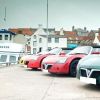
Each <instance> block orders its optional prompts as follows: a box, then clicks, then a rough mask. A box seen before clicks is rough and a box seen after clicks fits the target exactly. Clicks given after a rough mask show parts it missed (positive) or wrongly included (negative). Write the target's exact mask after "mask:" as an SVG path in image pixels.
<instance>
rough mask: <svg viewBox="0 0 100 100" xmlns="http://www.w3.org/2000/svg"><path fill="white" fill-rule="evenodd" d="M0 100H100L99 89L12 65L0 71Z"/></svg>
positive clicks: (74, 80)
mask: <svg viewBox="0 0 100 100" xmlns="http://www.w3.org/2000/svg"><path fill="white" fill-rule="evenodd" d="M0 100H100V87H98V86H95V85H89V84H84V83H81V82H80V81H79V80H78V79H76V78H72V77H70V76H67V75H53V74H49V73H43V72H42V71H40V70H30V69H27V68H24V67H21V66H19V65H13V66H9V67H1V68H0Z"/></svg>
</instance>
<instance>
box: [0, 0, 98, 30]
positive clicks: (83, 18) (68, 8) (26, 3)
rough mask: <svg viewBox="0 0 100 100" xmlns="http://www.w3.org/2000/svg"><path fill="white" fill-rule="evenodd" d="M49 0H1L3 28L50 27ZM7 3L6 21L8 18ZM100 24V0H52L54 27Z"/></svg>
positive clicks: (0, 9) (65, 27) (92, 26)
mask: <svg viewBox="0 0 100 100" xmlns="http://www.w3.org/2000/svg"><path fill="white" fill-rule="evenodd" d="M46 4H47V0H0V28H26V27H28V28H36V27H38V24H42V25H43V27H46V23H47V21H46V18H47V5H46ZM5 7H6V21H4V16H5ZM73 25H74V26H75V27H76V28H79V27H80V28H84V27H87V29H89V30H90V29H98V28H100V0H48V26H49V27H50V28H56V29H58V30H59V29H60V28H62V27H63V28H64V29H65V30H71V28H72V26H73Z"/></svg>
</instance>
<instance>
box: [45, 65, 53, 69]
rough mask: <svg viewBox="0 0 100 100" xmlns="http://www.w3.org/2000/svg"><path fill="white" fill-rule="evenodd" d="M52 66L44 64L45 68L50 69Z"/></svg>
mask: <svg viewBox="0 0 100 100" xmlns="http://www.w3.org/2000/svg"><path fill="white" fill-rule="evenodd" d="M51 67H52V65H51V64H43V69H50V68H51Z"/></svg>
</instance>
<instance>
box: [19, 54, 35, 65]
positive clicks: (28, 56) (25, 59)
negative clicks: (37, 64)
mask: <svg viewBox="0 0 100 100" xmlns="http://www.w3.org/2000/svg"><path fill="white" fill-rule="evenodd" d="M33 56H34V55H23V56H22V57H20V58H19V61H18V63H19V64H20V65H21V66H24V65H25V62H26V61H27V60H29V59H32V57H33Z"/></svg>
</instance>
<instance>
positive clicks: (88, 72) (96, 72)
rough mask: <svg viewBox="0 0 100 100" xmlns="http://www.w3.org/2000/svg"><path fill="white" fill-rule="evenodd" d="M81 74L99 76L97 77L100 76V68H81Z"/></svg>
mask: <svg viewBox="0 0 100 100" xmlns="http://www.w3.org/2000/svg"><path fill="white" fill-rule="evenodd" d="M80 74H81V76H83V77H90V78H97V77H99V76H100V70H98V69H88V68H87V69H85V68H81V69H80Z"/></svg>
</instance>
